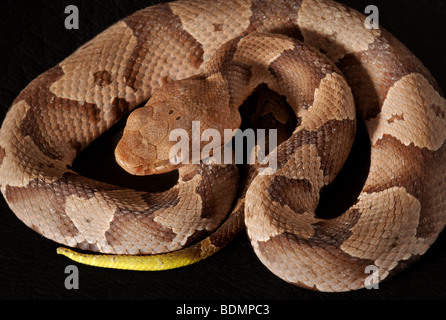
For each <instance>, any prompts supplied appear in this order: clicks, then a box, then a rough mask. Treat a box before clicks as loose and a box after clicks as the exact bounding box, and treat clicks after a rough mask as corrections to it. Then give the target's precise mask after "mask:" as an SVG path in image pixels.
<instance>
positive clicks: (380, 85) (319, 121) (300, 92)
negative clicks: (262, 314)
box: [0, 0, 446, 292]
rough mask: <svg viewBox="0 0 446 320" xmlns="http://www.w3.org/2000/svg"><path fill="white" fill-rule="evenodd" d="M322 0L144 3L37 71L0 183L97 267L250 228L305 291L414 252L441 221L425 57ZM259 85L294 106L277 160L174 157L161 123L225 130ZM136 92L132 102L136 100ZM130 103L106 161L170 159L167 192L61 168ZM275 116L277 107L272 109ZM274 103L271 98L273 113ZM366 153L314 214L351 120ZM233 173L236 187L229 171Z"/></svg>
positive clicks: (392, 266) (444, 127)
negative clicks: (360, 170)
mask: <svg viewBox="0 0 446 320" xmlns="http://www.w3.org/2000/svg"><path fill="white" fill-rule="evenodd" d="M364 21H365V16H363V15H362V14H360V13H358V12H357V11H354V10H352V9H350V8H348V7H346V6H344V5H342V4H338V3H336V2H333V1H330V0H274V1H265V0H217V1H206V0H180V1H177V2H171V3H165V4H160V5H156V6H152V7H148V8H146V9H143V10H140V11H138V12H136V13H134V14H132V15H130V16H128V17H127V18H124V19H123V20H121V21H119V22H117V23H116V24H114V25H113V26H111V27H110V28H108V29H106V30H105V31H103V32H102V33H100V34H99V35H97V36H96V37H95V38H94V39H92V40H91V41H89V42H87V43H86V44H85V45H83V46H81V47H80V48H79V49H78V50H76V51H75V52H74V53H73V54H72V55H70V56H69V57H68V58H66V59H65V60H63V61H62V62H61V63H59V64H58V65H56V66H54V67H53V68H51V69H49V70H48V71H46V72H45V73H43V74H42V75H40V76H39V77H37V78H36V79H35V80H34V81H32V82H31V83H30V84H29V85H28V86H27V87H26V88H25V89H24V90H23V91H22V92H21V93H20V94H19V96H18V97H17V98H16V99H15V101H14V102H13V104H12V106H11V108H10V110H9V111H8V113H7V115H6V118H5V120H4V122H3V124H2V127H1V130H0V185H1V191H2V193H3V195H4V198H5V200H6V201H7V203H8V205H9V206H10V208H11V209H12V210H13V211H14V213H15V214H16V215H17V217H18V218H19V219H21V220H22V221H23V222H24V223H25V224H26V225H27V226H29V227H30V228H32V229H34V230H35V231H36V232H38V233H40V234H42V235H43V236H45V237H47V238H49V239H52V240H54V241H56V242H58V243H61V244H63V245H66V246H69V247H74V248H78V249H82V250H86V251H94V252H98V253H101V254H98V255H90V254H84V253H76V252H73V251H71V250H69V249H65V248H61V249H60V250H59V253H62V254H65V255H67V256H69V257H71V258H73V259H76V260H78V261H81V262H84V263H88V264H93V265H97V266H102V267H112V268H126V269H134V270H162V269H168V268H174V267H180V266H183V265H187V264H191V263H194V262H197V261H200V260H202V259H204V258H206V257H208V256H210V255H212V254H214V253H215V252H217V251H218V250H220V249H221V248H223V247H224V246H225V245H226V244H227V243H228V242H230V241H231V240H232V239H233V238H234V237H235V235H237V234H238V233H239V232H240V231H241V230H243V229H244V228H246V230H247V234H248V236H249V239H250V241H251V244H252V247H253V249H254V251H255V253H256V254H257V256H258V257H259V259H260V260H261V261H262V263H264V264H265V265H266V266H267V267H268V268H269V269H270V270H271V271H272V272H273V273H274V274H276V275H277V276H279V277H280V278H282V279H283V280H285V281H287V282H289V283H292V284H295V285H298V286H302V287H305V288H309V289H313V290H319V291H328V292H333V291H334V292H337V291H348V290H356V289H360V288H363V287H364V286H365V279H366V278H367V277H368V276H369V274H368V273H367V272H365V270H366V268H367V266H374V267H375V268H376V270H377V271H378V275H379V281H382V280H385V279H388V278H389V277H390V276H391V275H394V274H396V273H397V272H399V271H401V270H402V269H404V268H405V267H407V266H409V265H410V264H411V263H413V262H414V261H416V260H417V259H418V258H420V257H421V256H422V255H423V254H424V253H425V252H426V251H427V250H428V248H429V247H430V246H431V244H432V243H433V242H434V241H435V240H436V238H437V237H438V235H439V234H440V232H441V231H442V230H443V228H444V226H445V222H446V185H445V182H446V179H445V174H446V170H445V169H446V143H445V140H446V116H445V114H446V101H445V99H444V97H443V95H442V93H441V89H440V88H439V86H438V84H437V83H436V81H435V79H433V77H432V76H431V74H430V73H429V71H428V70H426V68H425V67H424V66H423V64H422V63H421V62H420V61H419V60H418V59H417V58H416V57H414V55H413V54H412V53H411V52H410V51H409V50H408V49H407V48H406V47H405V46H404V45H402V44H401V43H400V42H399V41H398V40H397V39H396V38H394V37H393V36H392V35H391V34H389V32H387V31H386V30H385V29H383V28H379V29H368V28H366V27H365V25H364ZM261 85H267V86H268V88H269V89H271V90H272V91H275V92H276V93H277V94H279V95H280V96H283V97H284V98H285V99H286V102H287V103H288V104H289V106H290V108H291V109H292V111H293V113H294V115H295V117H296V119H297V123H296V127H295V128H293V129H294V131H293V133H292V134H291V136H290V137H289V138H288V139H287V140H286V141H284V142H283V143H282V144H280V145H279V146H278V148H277V149H275V150H274V151H272V154H270V156H272V155H275V156H277V161H278V162H277V170H276V171H275V172H272V173H271V174H262V175H258V174H256V173H253V174H252V175H251V176H250V178H249V182H245V183H242V179H241V177H240V174H239V172H238V169H237V166H235V165H233V164H218V163H204V162H200V163H199V164H191V165H184V166H178V165H177V164H176V163H174V161H172V158H170V156H169V150H170V149H171V148H172V144H173V142H172V141H169V133H170V132H171V131H172V130H173V129H176V128H183V129H185V130H186V131H187V132H191V130H192V129H191V123H192V121H196V120H198V121H200V123H201V130H205V129H206V128H216V129H218V130H220V131H222V130H224V129H231V130H234V129H237V128H238V127H239V126H240V123H241V117H240V113H239V112H238V108H239V107H240V105H241V104H242V103H243V102H244V101H245V100H246V99H247V98H248V97H249V96H250V95H251V94H252V93H253V92H254V91H255V90H256V89H257V88H258V87H259V86H261ZM145 102H147V104H146V105H145V106H144V107H142V108H137V107H138V106H140V105H141V104H143V103H145ZM135 108H137V109H136V110H135V111H133V112H132V113H131V114H130V116H129V118H128V120H127V126H126V128H125V130H124V134H123V137H122V139H121V141H120V142H119V144H118V145H117V147H116V160H117V161H118V163H119V164H120V165H121V166H122V167H123V168H124V169H125V170H127V171H128V172H130V173H132V174H136V175H144V174H154V173H162V172H166V171H169V170H173V169H178V172H179V178H178V182H177V183H176V185H175V186H174V187H172V188H170V189H169V190H167V191H165V192H159V193H148V192H144V191H138V190H130V189H127V188H122V187H118V186H115V185H111V184H106V183H103V182H99V181H94V180H92V179H89V178H86V177H83V176H81V175H79V174H78V173H76V172H75V171H73V169H72V163H73V160H74V159H75V158H76V156H77V155H78V154H79V153H80V152H81V151H82V150H84V149H85V148H86V147H87V146H88V145H89V144H90V143H91V142H92V141H93V140H95V139H96V138H97V137H99V136H100V135H101V134H102V133H104V132H105V131H107V130H108V129H109V128H110V127H111V126H113V125H114V124H116V123H117V122H118V121H119V120H120V119H121V118H123V117H124V116H126V115H127V114H128V113H130V112H131V111H132V110H133V109H135ZM272 112H273V113H274V111H272ZM277 115H278V116H279V118H280V112H277ZM357 116H359V117H360V118H361V121H363V122H364V123H365V126H366V128H367V133H368V135H369V139H370V145H371V151H370V168H369V173H368V176H367V179H366V181H365V183H364V186H363V189H362V191H361V192H360V194H359V196H358V198H357V200H356V201H355V203H354V204H353V205H352V206H351V207H350V208H349V209H348V210H347V211H346V212H345V213H343V214H342V215H340V216H338V217H336V218H332V219H321V218H318V217H317V216H316V215H315V211H316V208H317V207H318V203H319V198H320V191H321V190H322V189H323V188H324V187H325V186H327V185H329V184H330V183H331V182H332V181H333V179H334V178H335V177H336V175H337V173H338V172H339V170H340V169H341V167H342V166H343V164H344V162H345V160H346V158H347V156H348V150H349V147H350V146H351V145H352V143H353V139H354V136H355V130H356V117H357ZM240 185H241V186H243V187H239V186H240Z"/></svg>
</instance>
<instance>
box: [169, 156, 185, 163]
mask: <svg viewBox="0 0 446 320" xmlns="http://www.w3.org/2000/svg"><path fill="white" fill-rule="evenodd" d="M182 160H183V157H182V156H178V155H175V156H173V157H172V158H170V160H169V161H170V163H171V164H175V165H177V164H180V163H181V161H182Z"/></svg>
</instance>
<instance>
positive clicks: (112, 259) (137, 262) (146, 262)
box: [57, 247, 206, 271]
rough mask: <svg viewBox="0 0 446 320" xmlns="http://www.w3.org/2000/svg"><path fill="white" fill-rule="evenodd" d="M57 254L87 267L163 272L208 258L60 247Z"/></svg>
mask: <svg viewBox="0 0 446 320" xmlns="http://www.w3.org/2000/svg"><path fill="white" fill-rule="evenodd" d="M57 254H60V255H63V256H65V257H67V258H69V259H71V260H73V261H75V262H79V263H82V264H85V265H90V266H95V267H101V268H111V269H121V270H134V271H162V270H170V269H176V268H180V267H184V266H188V265H191V264H193V263H196V262H198V261H200V260H203V259H205V258H206V257H197V255H194V254H187V253H186V252H181V251H178V252H172V253H167V254H158V255H139V256H138V255H134V256H133V255H109V254H86V253H79V252H76V251H74V250H71V249H68V248H63V247H59V248H57Z"/></svg>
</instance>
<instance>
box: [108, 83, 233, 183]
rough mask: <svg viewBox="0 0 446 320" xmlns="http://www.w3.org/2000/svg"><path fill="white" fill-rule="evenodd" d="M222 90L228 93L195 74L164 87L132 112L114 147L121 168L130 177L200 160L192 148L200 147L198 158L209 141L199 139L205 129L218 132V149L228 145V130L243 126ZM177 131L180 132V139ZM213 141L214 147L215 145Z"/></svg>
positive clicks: (170, 168)
mask: <svg viewBox="0 0 446 320" xmlns="http://www.w3.org/2000/svg"><path fill="white" fill-rule="evenodd" d="M221 92H225V90H223V91H222V90H221V88H216V85H215V83H211V82H210V81H209V79H208V78H204V77H197V76H196V77H192V78H189V79H184V80H179V81H173V82H169V83H167V84H165V85H164V86H163V87H161V88H160V89H158V90H157V91H156V92H155V93H154V95H153V96H152V97H151V98H150V100H149V101H148V102H147V104H146V105H145V106H144V107H142V108H139V109H137V110H135V111H133V112H132V113H131V114H130V116H129V118H128V120H127V124H126V127H125V129H124V134H123V136H122V138H121V140H120V142H119V143H118V145H117V147H116V149H115V157H116V161H117V162H118V164H119V165H120V166H121V167H122V168H124V169H125V170H126V171H127V172H129V173H131V174H134V175H150V174H157V173H164V172H168V171H171V170H174V169H177V168H179V167H181V166H182V165H183V164H184V163H192V162H193V163H196V161H197V160H202V159H192V156H193V155H194V154H195V155H196V154H197V153H194V152H192V149H193V147H194V146H193V144H194V145H195V146H196V145H198V146H199V147H200V152H199V153H198V154H199V156H200V155H201V150H202V149H203V147H205V146H206V145H207V144H208V143H209V142H207V141H203V142H202V141H201V139H200V138H201V136H202V133H203V131H205V130H206V129H214V130H216V131H218V132H219V133H220V137H221V142H220V143H219V145H223V144H224V143H226V142H227V141H224V139H223V137H224V130H225V129H231V130H234V129H237V128H238V127H239V126H240V122H241V118H240V114H239V112H238V110H237V109H236V110H231V109H230V108H229V103H228V101H229V98H228V97H225V96H224V94H223V95H222V94H221ZM197 124H198V130H199V131H198V132H197V131H196V130H197ZM178 132H180V133H182V134H181V136H180V137H179V136H178ZM173 133H175V134H174V135H173ZM197 137H198V140H199V141H197ZM185 141H186V144H187V145H186V147H187V148H188V149H187V151H188V152H187V153H186V152H184V153H182V152H183V151H185V148H184V147H185V145H184V142H185ZM179 143H182V144H183V148H181V150H180V151H178V152H177V151H175V152H174V153H173V150H178V144H179ZM212 143H213V145H214V144H215V143H216V142H215V141H212ZM175 148H176V149H175ZM185 160H188V161H185Z"/></svg>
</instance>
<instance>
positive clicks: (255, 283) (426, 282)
mask: <svg viewBox="0 0 446 320" xmlns="http://www.w3.org/2000/svg"><path fill="white" fill-rule="evenodd" d="M342 2H344V3H346V4H348V5H350V6H352V7H354V8H356V9H357V10H360V11H363V10H364V8H365V6H367V5H368V4H370V2H368V1H365V0H360V1H353V0H350V1H346V0H344V1H342ZM151 3H154V1H142V0H125V1H124V0H122V1H118V0H115V1H106V0H101V1H80V0H70V1H65V0H58V1H49V0H47V1H42V0H39V1H22V0H20V1H17V0H2V2H1V4H0V28H1V29H0V30H1V35H0V43H1V50H0V104H1V110H0V119H3V118H4V115H5V114H6V111H7V110H8V108H9V106H10V105H11V103H12V101H13V99H14V98H15V97H16V96H17V95H18V94H19V92H20V90H22V89H23V88H24V87H25V86H26V85H27V84H28V83H29V82H30V81H31V80H32V79H34V78H35V77H36V76H38V75H39V74H40V73H42V72H43V71H45V70H47V69H48V68H50V67H52V66H53V65H55V64H57V63H58V62H60V61H61V60H62V59H63V58H65V57H66V56H68V55H69V54H70V53H71V52H73V51H74V50H75V49H76V48H77V47H79V46H80V45H81V44H83V43H84V42H86V41H87V40H89V39H91V38H92V37H93V36H94V35H96V34H97V33H99V32H100V31H102V30H103V29H105V28H106V27H107V26H109V25H110V24H112V23H113V22H115V21H117V20H118V19H120V18H123V17H125V16H126V15H128V14H130V13H132V12H134V11H136V10H137V9H140V8H143V7H145V6H148V5H150V4H151ZM70 4H74V5H77V6H78V8H79V10H80V29H79V30H66V29H65V28H64V19H65V17H66V15H65V14H64V9H65V7H66V6H67V5H70ZM373 4H374V5H377V6H378V7H379V9H380V22H381V25H382V26H384V27H385V28H387V29H388V30H390V31H391V32H392V33H393V34H394V35H395V36H397V37H398V38H399V39H400V40H401V41H402V42H403V43H405V44H406V45H407V46H408V47H409V48H410V49H411V50H412V51H413V52H414V53H415V54H416V55H417V56H418V57H419V58H420V59H421V60H422V61H423V62H424V63H425V65H426V66H427V67H428V68H429V69H430V70H431V72H432V73H433V74H434V76H435V77H436V79H437V80H438V82H439V83H440V85H441V86H442V87H443V89H445V88H446V75H445V70H446V68H445V67H446V61H445V59H444V55H445V51H446V47H445V36H444V32H445V30H446V1H413V0H410V1H409V0H405V1H402V0H398V1H388V0H387V1H386V0H379V1H374V2H373ZM116 131H117V132H119V128H118V129H116ZM117 136H119V133H118V134H114V135H113V134H109V135H108V136H106V137H104V140H103V141H105V142H104V143H99V144H98V146H102V147H103V148H104V149H103V152H102V151H101V152H99V153H103V154H104V161H105V164H102V163H101V162H100V165H99V166H96V167H90V165H89V163H88V161H87V160H88V158H89V156H90V155H91V157H93V158H95V157H96V158H97V157H98V155H97V153H96V154H95V153H94V152H93V153H90V154H89V153H88V152H86V153H85V154H84V155H82V158H81V159H79V160H78V162H77V166H78V169H79V170H86V171H85V172H90V173H89V174H91V175H94V174H95V173H96V171H97V170H99V168H103V169H104V170H105V174H107V172H108V173H109V175H110V173H113V174H111V175H112V176H118V175H117V174H116V172H119V169H117V168H114V167H112V166H113V165H114V164H113V163H112V161H110V156H107V154H110V152H111V151H110V150H112V148H111V147H110V146H113V139H114V138H115V139H116V137H117ZM99 158H100V157H99ZM353 162H355V161H353ZM109 166H110V167H109ZM124 176H125V175H124ZM126 179H127V178H126ZM151 183H153V182H151ZM337 189H339V188H337ZM328 197H329V196H328ZM336 197H338V196H337V195H336V194H335V196H332V197H331V198H335V199H336ZM329 198H330V197H329ZM57 247H58V245H57V244H56V243H54V242H52V241H49V240H47V239H44V238H43V237H41V236H40V235H38V234H37V233H35V232H34V231H32V230H30V229H28V228H27V227H26V226H25V225H24V224H23V223H22V222H20V221H19V220H18V219H17V218H16V217H15V216H14V214H13V213H12V212H11V211H10V210H9V208H8V207H7V205H6V203H5V201H4V200H3V198H1V199H0V298H3V299H23V298H25V299H30V298H31V299H32V298H40V299H98V298H99V299H178V300H183V299H219V300H220V299H221V300H223V299H266V300H269V299H283V300H287V299H312V300H326V299H336V300H337V299H443V298H445V297H446V276H445V274H444V270H445V268H446V250H445V248H446V235H445V234H444V233H443V234H442V235H441V236H440V238H439V239H438V241H437V242H436V243H435V244H434V245H433V246H432V248H431V249H430V250H429V251H428V252H427V253H426V255H425V256H424V257H423V258H422V259H421V260H420V261H419V262H417V263H416V264H415V265H413V266H412V267H411V268H409V269H408V270H406V271H404V272H403V273H401V274H399V275H397V276H396V277H394V278H392V279H391V280H389V281H387V282H384V283H382V284H380V288H379V289H378V290H360V291H356V292H349V293H342V294H326V293H318V292H313V291H309V290H306V289H301V288H297V287H294V286H292V285H289V284H287V283H285V282H284V281H282V280H280V279H279V278H277V277H275V276H274V275H273V274H272V273H270V272H269V271H268V270H267V269H266V268H265V267H264V266H263V265H262V264H261V263H260V261H259V260H258V259H257V258H256V256H255V254H254V253H253V251H252V249H251V247H250V245H249V243H248V241H247V237H246V235H245V234H244V233H243V234H241V235H240V236H239V237H237V238H236V239H235V241H234V242H233V243H232V244H230V245H229V246H228V247H227V248H226V249H224V250H223V251H222V252H220V253H218V254H216V255H215V256H213V257H210V258H209V259H207V260H205V261H203V262H200V263H198V264H195V265H192V266H189V267H185V268H182V269H177V270H172V271H165V272H153V273H151V272H129V271H116V270H107V269H98V268H93V267H88V266H83V265H78V264H75V263H72V262H71V261H69V260H67V259H66V258H64V257H62V256H58V255H56V248H57ZM70 264H75V265H77V266H78V268H79V276H80V278H79V280H80V282H79V289H78V290H67V289H66V288H65V286H64V281H65V278H66V276H67V274H65V273H64V270H65V267H66V266H67V265H70Z"/></svg>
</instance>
